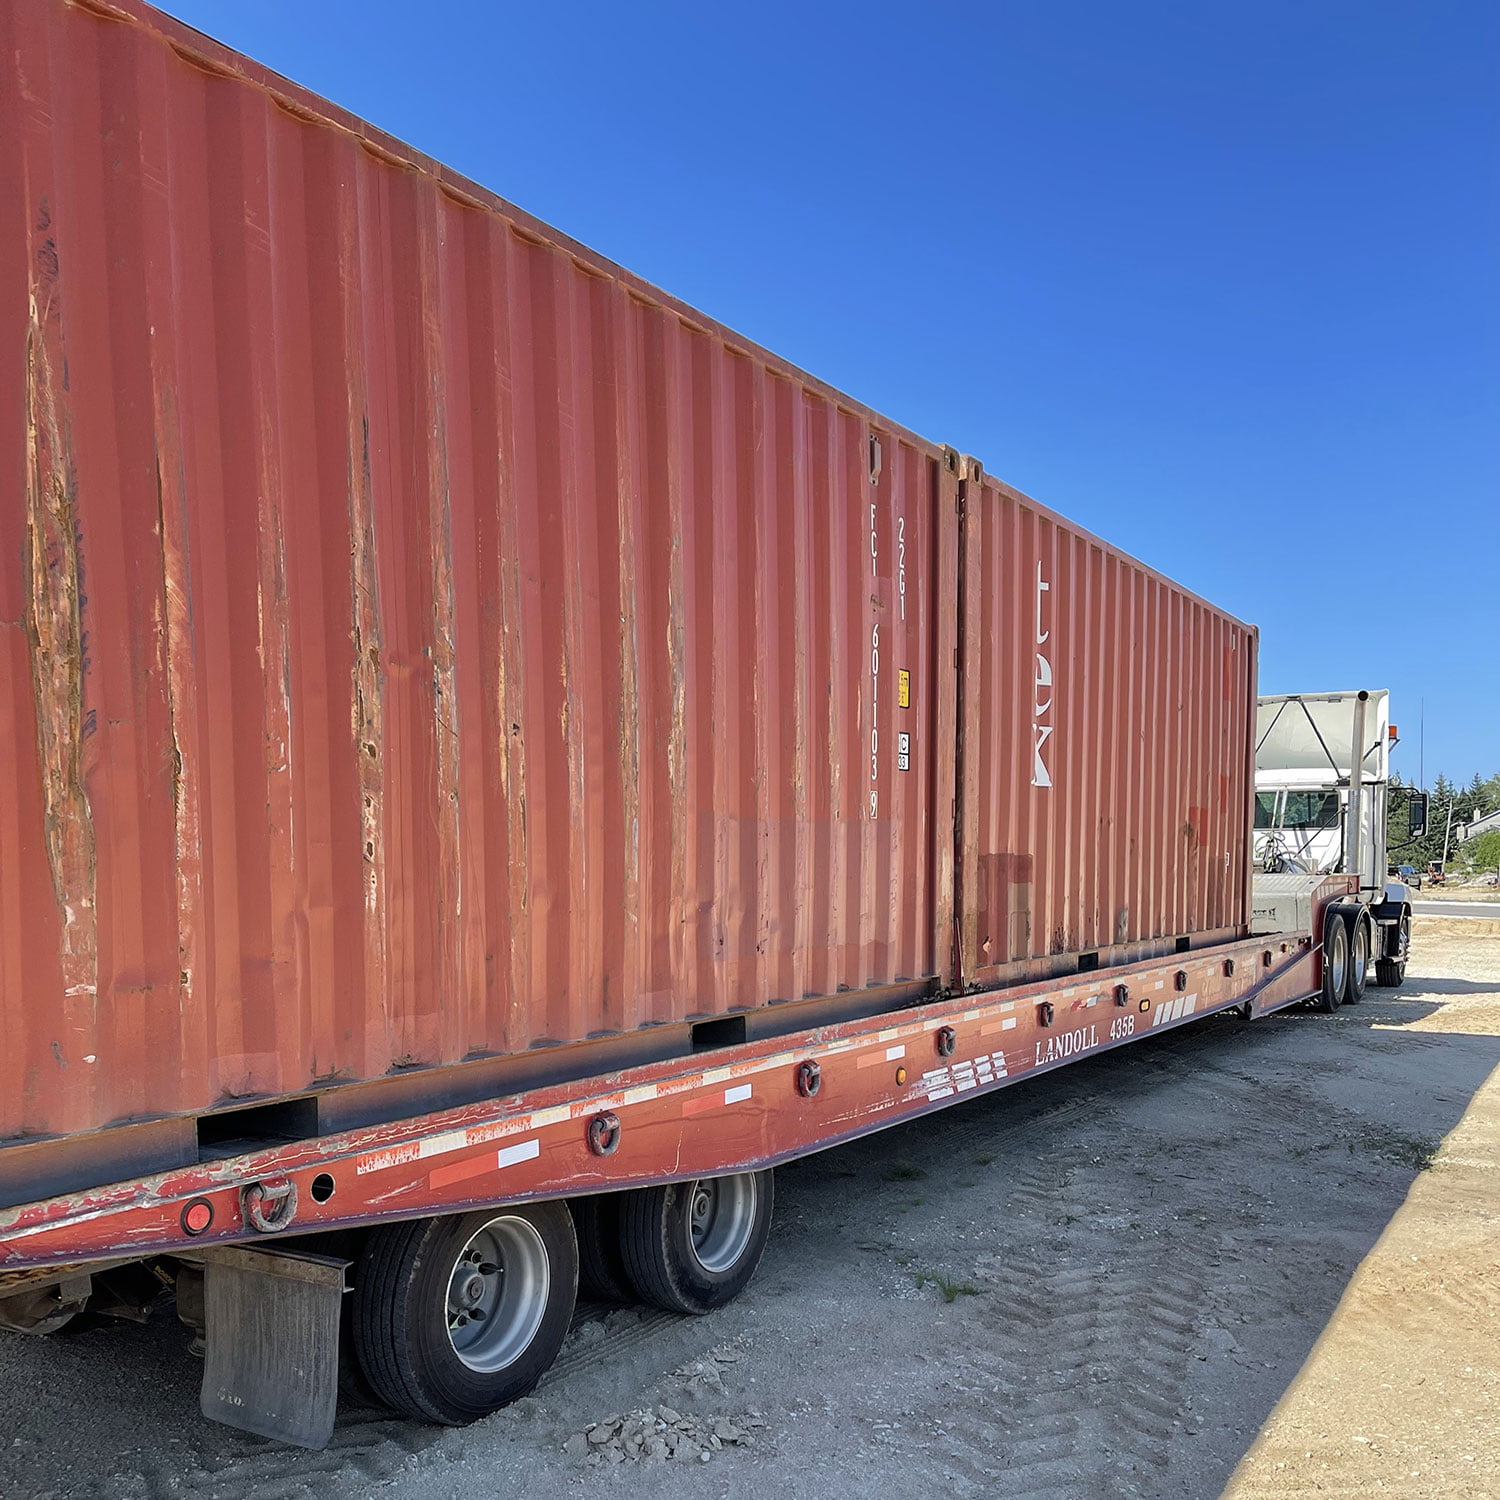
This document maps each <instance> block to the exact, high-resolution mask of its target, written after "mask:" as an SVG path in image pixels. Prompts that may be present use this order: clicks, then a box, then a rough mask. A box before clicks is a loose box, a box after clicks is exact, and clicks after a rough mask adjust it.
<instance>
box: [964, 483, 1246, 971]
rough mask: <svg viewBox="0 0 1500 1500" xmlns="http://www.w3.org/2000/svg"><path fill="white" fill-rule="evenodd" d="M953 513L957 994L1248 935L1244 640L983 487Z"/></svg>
mask: <svg viewBox="0 0 1500 1500" xmlns="http://www.w3.org/2000/svg"><path fill="white" fill-rule="evenodd" d="M963 506H964V528H963V562H962V569H963V596H962V597H963V613H964V628H963V658H962V659H963V694H962V696H963V702H962V708H961V710H960V736H961V771H960V778H961V788H960V806H961V808H962V827H961V831H960V836H959V856H958V857H959V861H960V890H959V903H960V907H961V910H962V912H963V920H962V922H961V924H960V928H959V944H960V950H961V951H960V958H959V963H960V968H961V972H962V975H963V979H964V982H965V983H967V984H977V985H980V986H982V987H990V986H993V985H997V984H1002V983H1015V982H1017V981H1020V980H1022V979H1039V978H1044V977H1047V976H1049V975H1052V974H1059V973H1067V972H1071V971H1073V970H1075V969H1076V968H1078V967H1079V966H1080V955H1087V957H1083V958H1082V959H1081V963H1082V965H1085V966H1088V965H1093V964H1096V963H1097V964H1103V965H1105V966H1107V965H1109V964H1111V963H1124V962H1130V961H1133V960H1135V959H1143V958H1150V957H1156V956H1158V955H1160V954H1162V953H1170V952H1172V951H1173V950H1174V949H1175V948H1177V947H1179V946H1184V945H1185V942H1186V941H1187V940H1190V941H1191V944H1192V946H1194V947H1197V946H1201V945H1202V944H1204V943H1206V942H1212V941H1215V940H1227V939H1229V938H1233V937H1238V936H1240V935H1242V934H1243V932H1244V931H1245V920H1246V911H1247V909H1248V903H1249V899H1250V895H1249V892H1250V849H1249V826H1250V812H1249V808H1250V798H1251V794H1252V790H1253V785H1254V776H1253V771H1252V767H1253V764H1254V750H1253V744H1252V739H1253V731H1254V723H1255V717H1254V716H1255V688H1256V680H1255V655H1256V651H1255V648H1256V640H1255V632H1254V630H1253V629H1251V628H1250V627H1249V626H1246V625H1242V624H1241V623H1240V622H1239V621H1237V620H1235V619H1232V618H1231V617H1230V616H1228V615H1226V614H1224V613H1223V612H1222V611H1220V610H1217V609H1214V608H1213V606H1212V605H1209V604H1206V603H1205V602H1204V601H1203V600H1202V599H1199V598H1198V597H1197V596H1196V595H1194V594H1191V593H1189V592H1188V591H1187V590H1186V589H1183V588H1182V587H1180V586H1179V585H1177V584H1174V583H1172V582H1171V581H1170V580H1168V579H1166V578H1163V577H1162V576H1161V574H1159V573H1155V572H1153V571H1152V570H1151V569H1149V568H1147V567H1144V566H1142V564H1140V563H1138V562H1136V561H1135V560H1134V559H1133V558H1131V557H1127V556H1126V555H1125V554H1123V553H1121V552H1119V551H1117V550H1116V549H1114V548H1112V547H1109V546H1107V545H1106V544H1105V543H1103V542H1101V541H1100V540H1099V539H1098V538H1097V537H1094V536H1090V535H1089V534H1088V533H1087V532H1085V531H1081V530H1080V529H1079V528H1078V527H1076V526H1073V525H1071V524H1069V523H1068V522H1067V521H1064V520H1063V519H1062V518H1061V517H1060V516H1056V515H1054V514H1053V513H1052V512H1051V511H1049V510H1047V509H1045V508H1044V507H1042V506H1040V505H1038V504H1037V503H1036V502H1035V501H1034V500H1030V499H1028V498H1027V497H1026V496H1025V495H1022V494H1020V493H1018V492H1017V491H1015V490H1013V489H1011V488H1010V487H1009V486H1008V485H1003V484H999V483H997V482H995V481H994V480H992V479H990V478H989V477H988V476H984V475H978V474H975V475H974V476H973V477H972V478H969V479H966V481H965V484H964V494H963Z"/></svg>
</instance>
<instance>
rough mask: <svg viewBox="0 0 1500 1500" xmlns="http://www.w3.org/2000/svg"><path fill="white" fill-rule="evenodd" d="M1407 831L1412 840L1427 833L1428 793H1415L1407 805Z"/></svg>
mask: <svg viewBox="0 0 1500 1500" xmlns="http://www.w3.org/2000/svg"><path fill="white" fill-rule="evenodd" d="M1406 831H1407V833H1409V834H1410V835H1411V837H1412V838H1414V839H1416V838H1421V836H1422V835H1423V834H1424V833H1426V832H1427V793H1426V792H1413V793H1412V795H1411V801H1410V802H1408V803H1407V804H1406Z"/></svg>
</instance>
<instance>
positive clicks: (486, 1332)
mask: <svg viewBox="0 0 1500 1500" xmlns="http://www.w3.org/2000/svg"><path fill="white" fill-rule="evenodd" d="M551 1288H552V1269H551V1265H550V1263H549V1262H548V1259H547V1247H546V1246H545V1245H544V1244H543V1243H542V1237H541V1235H540V1234H538V1233H537V1231H536V1227H535V1226H534V1225H533V1224H532V1222H531V1221H530V1220H529V1219H523V1218H520V1217H519V1216H517V1215H515V1214H502V1215H501V1216H500V1217H499V1218H497V1219H491V1220H490V1222H489V1223H488V1224H486V1225H484V1226H483V1227H482V1228H481V1229H479V1230H478V1231H477V1232H476V1233H475V1234H474V1235H473V1236H472V1237H471V1238H470V1240H469V1242H468V1244H466V1245H465V1246H464V1247H463V1249H462V1250H461V1251H459V1254H458V1259H457V1260H455V1261H454V1263H453V1269H452V1271H451V1272H450V1273H449V1275H448V1300H447V1307H446V1309H445V1311H446V1314H447V1319H448V1342H449V1343H450V1344H452V1345H453V1352H454V1353H455V1354H456V1355H458V1357H459V1359H461V1360H462V1361H463V1362H464V1364H466V1365H467V1366H468V1367H469V1369H471V1370H474V1371H476V1372H478V1373H480V1374H484V1375H490V1374H493V1373H494V1372H495V1371H496V1370H503V1369H504V1368H505V1367H506V1366H507V1365H510V1364H514V1363H515V1361H516V1360H517V1359H519V1358H520V1357H521V1355H522V1354H524V1353H525V1352H526V1350H527V1348H528V1347H529V1346H530V1344H531V1341H532V1339H534V1338H535V1337H536V1331H537V1329H538V1328H540V1327H541V1326H542V1318H543V1316H544V1315H545V1314H546V1311H547V1296H548V1293H549V1292H550V1291H551Z"/></svg>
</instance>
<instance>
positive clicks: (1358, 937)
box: [1344, 907, 1372, 1005]
mask: <svg viewBox="0 0 1500 1500" xmlns="http://www.w3.org/2000/svg"><path fill="white" fill-rule="evenodd" d="M1371 932H1372V927H1371V923H1370V914H1369V912H1367V911H1366V910H1365V909H1364V907H1360V909H1359V910H1358V911H1357V912H1354V913H1353V914H1352V915H1351V916H1350V918H1349V980H1348V984H1347V985H1346V987H1345V989H1344V1004H1345V1005H1358V1004H1359V1002H1360V1001H1361V1000H1363V999H1364V998H1365V988H1366V986H1367V985H1368V984H1369V982H1370V947H1371V941H1370V939H1371Z"/></svg>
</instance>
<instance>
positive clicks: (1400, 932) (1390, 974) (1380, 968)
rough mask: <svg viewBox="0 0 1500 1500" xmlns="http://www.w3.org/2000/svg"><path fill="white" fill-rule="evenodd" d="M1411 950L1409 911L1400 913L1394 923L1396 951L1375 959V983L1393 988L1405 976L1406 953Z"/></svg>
mask: <svg viewBox="0 0 1500 1500" xmlns="http://www.w3.org/2000/svg"><path fill="white" fill-rule="evenodd" d="M1410 950H1411V913H1410V912H1409V911H1404V912H1402V913H1401V920H1400V921H1399V922H1398V923H1397V924H1396V951H1395V953H1394V954H1393V955H1392V956H1391V957H1389V958H1377V959H1376V960H1375V983H1376V984H1379V985H1384V986H1385V987H1386V988H1388V989H1394V988H1395V987H1396V986H1397V985H1399V984H1400V983H1401V982H1402V981H1403V980H1404V979H1405V978H1406V955H1407V953H1408V952H1409V951H1410Z"/></svg>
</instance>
